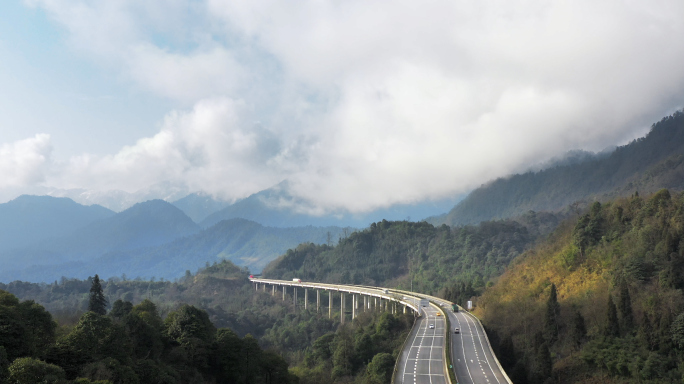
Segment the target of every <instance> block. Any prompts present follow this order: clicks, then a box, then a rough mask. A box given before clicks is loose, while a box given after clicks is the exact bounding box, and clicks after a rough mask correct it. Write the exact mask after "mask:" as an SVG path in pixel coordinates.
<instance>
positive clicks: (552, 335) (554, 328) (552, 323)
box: [544, 284, 560, 344]
mask: <svg viewBox="0 0 684 384" xmlns="http://www.w3.org/2000/svg"><path fill="white" fill-rule="evenodd" d="M559 315H560V304H558V293H557V291H556V284H551V293H550V294H549V299H548V301H547V302H546V316H545V318H544V328H545V331H546V340H548V342H549V343H550V344H553V343H554V342H556V340H558V316H559Z"/></svg>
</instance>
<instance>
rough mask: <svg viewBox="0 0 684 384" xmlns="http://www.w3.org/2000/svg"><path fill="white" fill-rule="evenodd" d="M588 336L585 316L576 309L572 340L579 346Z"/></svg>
mask: <svg viewBox="0 0 684 384" xmlns="http://www.w3.org/2000/svg"><path fill="white" fill-rule="evenodd" d="M586 336H587V327H586V324H585V323H584V316H582V314H581V313H580V311H575V316H574V317H573V319H572V341H573V343H574V344H575V346H576V347H577V348H579V347H580V346H581V345H582V341H583V340H584V338H585V337H586Z"/></svg>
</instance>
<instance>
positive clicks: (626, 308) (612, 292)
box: [476, 190, 684, 383]
mask: <svg viewBox="0 0 684 384" xmlns="http://www.w3.org/2000/svg"><path fill="white" fill-rule="evenodd" d="M683 288H684V194H676V195H672V196H671V195H670V192H669V191H667V190H662V191H659V192H658V193H656V194H654V195H652V196H650V197H649V198H647V199H642V198H640V197H639V196H634V197H631V198H619V199H617V200H615V201H611V202H608V203H605V204H600V203H598V202H596V203H594V204H593V205H592V206H591V208H590V210H589V212H588V213H587V214H584V215H581V216H579V217H575V219H574V220H572V221H571V222H567V223H565V224H563V225H561V226H560V227H559V229H558V230H557V231H556V232H555V233H554V234H553V235H552V236H551V237H550V238H549V240H548V241H546V242H544V243H542V244H540V245H539V246H537V247H535V248H534V249H532V250H530V251H528V252H526V253H525V254H523V255H522V256H521V257H519V258H518V259H516V260H515V261H514V262H513V263H512V264H511V266H510V267H509V269H508V270H507V271H506V272H505V273H504V274H503V275H502V276H501V278H500V279H499V281H498V282H497V283H496V284H495V285H494V286H492V287H490V288H488V289H487V290H486V291H485V293H484V294H483V295H482V296H481V297H479V298H477V299H476V302H477V307H476V313H477V314H478V315H480V316H481V317H482V319H483V322H484V323H485V325H486V326H487V328H488V333H489V334H490V339H494V340H498V339H500V340H501V343H500V347H498V348H499V352H500V354H499V356H500V357H502V359H501V362H502V364H503V365H504V368H505V369H506V370H507V371H508V373H509V375H510V376H511V379H512V380H513V381H514V382H516V383H517V382H523V381H528V382H530V381H531V382H544V381H545V380H546V379H547V378H548V377H553V378H554V379H555V378H558V377H560V378H562V382H563V383H566V382H567V383H572V382H603V383H610V382H615V383H618V382H627V381H626V380H629V379H631V380H634V382H636V381H642V380H646V381H648V382H673V381H679V380H681V375H682V372H681V370H680V369H678V368H677V367H681V366H682V364H683V363H684V359H683V356H684V354H683V353H682V352H684V349H683V348H684V294H683V293H682V289H683ZM553 297H556V298H557V299H556V300H553V299H552V298H553ZM556 301H557V303H556ZM550 303H551V304H550ZM676 324H679V325H678V326H677V325H676ZM492 336H494V337H492ZM549 355H551V356H552V359H551V360H550V361H549V360H548V356H549ZM516 360H517V361H516ZM544 361H548V362H549V363H550V364H551V365H550V366H549V367H548V370H543V369H541V368H543V366H544ZM606 375H607V376H606ZM649 380H662V381H649ZM629 382H633V381H629Z"/></svg>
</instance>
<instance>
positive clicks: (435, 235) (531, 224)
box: [263, 212, 560, 293]
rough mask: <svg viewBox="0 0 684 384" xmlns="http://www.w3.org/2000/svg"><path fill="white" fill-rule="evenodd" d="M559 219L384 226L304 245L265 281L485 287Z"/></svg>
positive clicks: (276, 264)
mask: <svg viewBox="0 0 684 384" xmlns="http://www.w3.org/2000/svg"><path fill="white" fill-rule="evenodd" d="M559 220H560V217H559V216H556V215H551V214H537V213H534V212H530V213H528V214H527V215H524V216H522V217H520V218H518V219H516V220H515V221H514V220H506V221H491V222H485V223H481V224H479V225H477V226H465V227H458V228H453V229H452V228H449V227H448V226H446V225H443V226H440V227H434V226H433V225H432V224H428V223H426V222H419V223H415V222H407V221H384V220H383V221H381V222H378V223H373V224H371V225H370V227H369V228H367V229H365V230H363V231H359V232H354V233H352V234H351V235H350V236H349V237H347V238H344V239H342V240H340V242H339V244H337V245H336V246H335V247H330V246H327V245H314V244H302V245H300V246H298V247H297V248H295V249H290V250H288V251H287V253H286V254H285V255H283V256H281V257H279V258H278V259H276V260H274V261H273V262H272V263H271V264H269V265H268V266H267V267H266V268H264V271H263V275H264V276H265V277H266V278H273V279H285V280H289V279H291V278H293V277H298V278H301V279H304V280H312V281H324V282H328V283H343V284H367V285H380V286H393V287H394V286H396V287H402V288H405V289H410V288H411V284H413V288H414V289H415V290H416V291H421V292H425V293H436V292H438V291H439V290H441V289H443V288H444V287H446V286H448V285H449V284H455V283H457V282H472V283H473V284H476V285H477V286H478V287H480V288H481V287H483V286H484V284H485V282H486V281H488V280H490V279H493V278H496V277H497V276H499V275H500V274H501V273H502V272H503V271H504V270H505V269H506V266H507V265H508V263H509V262H510V261H511V260H513V259H514V258H515V257H516V256H518V255H519V254H521V253H522V252H523V251H524V250H525V249H526V248H527V247H529V246H531V245H532V244H533V243H534V242H535V241H536V239H537V238H538V237H539V236H540V235H543V234H546V233H548V232H550V231H551V230H553V229H554V228H555V226H556V225H557V223H558V222H559Z"/></svg>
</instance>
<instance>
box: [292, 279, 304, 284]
mask: <svg viewBox="0 0 684 384" xmlns="http://www.w3.org/2000/svg"><path fill="white" fill-rule="evenodd" d="M292 282H293V283H301V282H302V279H292Z"/></svg>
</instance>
